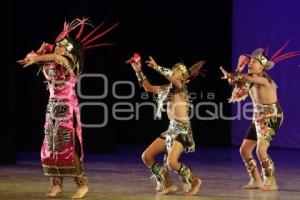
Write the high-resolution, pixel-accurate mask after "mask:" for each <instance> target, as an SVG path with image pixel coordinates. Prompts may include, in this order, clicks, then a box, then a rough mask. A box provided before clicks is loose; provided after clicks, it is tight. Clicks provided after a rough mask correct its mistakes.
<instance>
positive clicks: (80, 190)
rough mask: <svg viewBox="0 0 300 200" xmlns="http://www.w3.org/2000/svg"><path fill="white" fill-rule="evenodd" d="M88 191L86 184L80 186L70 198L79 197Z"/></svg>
mask: <svg viewBox="0 0 300 200" xmlns="http://www.w3.org/2000/svg"><path fill="white" fill-rule="evenodd" d="M88 191H89V188H88V187H87V186H85V185H84V186H81V187H79V188H78V189H77V191H76V192H75V194H74V195H73V196H72V197H71V199H81V198H82V197H84V195H85V194H86V193H87V192H88Z"/></svg>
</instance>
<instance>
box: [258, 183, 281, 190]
mask: <svg viewBox="0 0 300 200" xmlns="http://www.w3.org/2000/svg"><path fill="white" fill-rule="evenodd" d="M261 190H262V191H275V190H278V186H277V184H272V185H265V186H264V187H263V188H261Z"/></svg>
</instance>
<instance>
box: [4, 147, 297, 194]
mask: <svg viewBox="0 0 300 200" xmlns="http://www.w3.org/2000/svg"><path fill="white" fill-rule="evenodd" d="M141 152H142V148H140V147H139V148H137V147H134V146H120V147H119V148H118V153H116V154H99V155H95V154H94V155H92V154H88V155H86V158H85V166H84V168H85V173H86V175H87V176H88V178H89V188H90V192H89V193H88V194H87V195H86V197H85V199H89V200H92V199H93V200H94V199H95V200H96V199H100V200H135V199H139V200H177V199H178V200H183V199H184V200H187V199H192V200H193V199H201V200H209V199H213V200H225V199H226V200H233V199H236V200H244V199H251V200H256V199H257V200H274V199H276V200H277V199H280V200H283V199H286V200H293V199H295V200H296V199H297V200H299V199H300V160H299V155H300V150H286V149H271V151H270V155H271V156H272V158H273V160H274V162H275V164H276V174H277V181H278V185H279V187H280V189H279V191H275V192H262V191H259V190H242V189H240V188H241V186H242V185H244V184H245V183H246V182H247V181H248V177H247V173H246V170H245V168H244V165H243V162H242V160H241V158H240V156H239V152H238V148H237V147H232V148H208V147H198V149H197V152H196V153H195V154H186V155H184V156H183V159H182V160H183V162H185V163H186V164H187V165H189V166H190V167H191V168H192V169H193V170H194V171H195V173H196V174H197V175H199V176H200V178H201V179H202V181H203V186H202V187H201V190H200V191H199V193H198V194H197V196H192V197H187V196H183V195H182V193H181V192H177V193H175V194H172V195H166V196H156V195H155V193H154V184H153V183H152V182H151V180H150V179H149V177H150V173H149V170H148V169H147V168H146V167H145V166H144V165H143V163H142V161H141V160H140V154H141ZM18 157H19V161H18V163H17V165H14V166H0V199H1V200H2V199H3V200H4V199H5V200H26V199H36V200H37V199H47V197H46V196H45V193H46V192H47V191H48V189H49V180H48V178H47V177H45V176H44V175H43V172H42V169H41V166H40V161H39V152H34V153H28V152H27V153H20V154H19V155H18ZM172 177H173V178H174V180H175V181H176V183H177V184H178V185H179V186H180V183H179V181H178V178H177V176H176V175H175V174H172ZM74 191H75V188H74V184H73V180H72V178H66V179H65V180H64V193H62V194H61V195H59V197H58V198H56V199H69V197H70V196H71V195H72V194H73V192H74Z"/></svg>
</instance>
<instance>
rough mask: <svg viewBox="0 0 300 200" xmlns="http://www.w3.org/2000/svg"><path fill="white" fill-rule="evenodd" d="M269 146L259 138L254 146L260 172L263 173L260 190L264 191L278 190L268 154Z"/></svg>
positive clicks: (272, 165)
mask: <svg viewBox="0 0 300 200" xmlns="http://www.w3.org/2000/svg"><path fill="white" fill-rule="evenodd" d="M269 147H270V143H269V142H267V141H265V140H259V141H258V144H257V148H256V153H257V156H258V157H259V159H260V162H261V167H262V174H263V182H264V187H263V188H262V190H264V191H273V190H278V186H277V183H276V179H275V175H274V171H275V168H274V163H273V161H272V160H271V158H270V156H269V155H268V153H267V152H268V149H269Z"/></svg>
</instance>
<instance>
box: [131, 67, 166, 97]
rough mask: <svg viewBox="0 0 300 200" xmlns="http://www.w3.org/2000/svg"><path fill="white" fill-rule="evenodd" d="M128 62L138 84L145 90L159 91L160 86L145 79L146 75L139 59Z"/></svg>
mask: <svg viewBox="0 0 300 200" xmlns="http://www.w3.org/2000/svg"><path fill="white" fill-rule="evenodd" d="M130 64H131V66H132V68H133V69H134V71H135V74H136V76H137V78H138V81H139V83H140V86H141V87H143V88H144V89H145V91H146V92H151V93H159V92H160V91H161V88H162V87H161V86H158V85H152V84H151V83H150V82H149V80H148V79H147V77H146V76H145V75H144V74H143V72H142V64H141V61H137V62H135V61H132V62H130Z"/></svg>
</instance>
